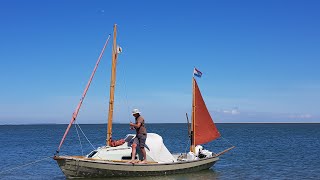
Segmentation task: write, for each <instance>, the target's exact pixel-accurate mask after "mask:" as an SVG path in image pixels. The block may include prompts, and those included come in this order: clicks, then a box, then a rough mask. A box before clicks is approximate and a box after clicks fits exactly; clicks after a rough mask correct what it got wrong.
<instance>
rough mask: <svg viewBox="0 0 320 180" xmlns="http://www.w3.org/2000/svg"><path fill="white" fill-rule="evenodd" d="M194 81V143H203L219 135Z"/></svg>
mask: <svg viewBox="0 0 320 180" xmlns="http://www.w3.org/2000/svg"><path fill="white" fill-rule="evenodd" d="M193 81H194V112H193V115H194V117H193V118H194V122H193V123H194V144H195V145H199V144H205V143H208V142H210V141H213V140H215V139H217V138H219V137H220V133H219V131H218V129H217V127H216V125H215V124H214V123H213V121H212V118H211V116H210V113H209V111H208V109H207V106H206V104H205V102H204V101H203V98H202V95H201V92H200V90H199V87H198V84H197V81H196V80H195V79H193Z"/></svg>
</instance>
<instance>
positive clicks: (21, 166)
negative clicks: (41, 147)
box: [0, 156, 52, 174]
mask: <svg viewBox="0 0 320 180" xmlns="http://www.w3.org/2000/svg"><path fill="white" fill-rule="evenodd" d="M49 158H50V159H51V158H52V156H49V157H46V158H43V159H40V160H36V161H33V162H30V163H27V164H24V165H20V166H17V167H14V168H11V169H8V170H4V171H1V172H0V174H3V173H6V172H9V171H12V170H15V169H19V168H23V167H26V166H29V165H32V164H35V163H37V162H41V161H44V160H47V159H49Z"/></svg>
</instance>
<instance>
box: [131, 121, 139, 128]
mask: <svg viewBox="0 0 320 180" xmlns="http://www.w3.org/2000/svg"><path fill="white" fill-rule="evenodd" d="M130 126H132V127H134V128H139V127H140V126H141V122H138V123H137V124H133V123H132V122H130Z"/></svg>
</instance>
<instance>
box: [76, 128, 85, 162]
mask: <svg viewBox="0 0 320 180" xmlns="http://www.w3.org/2000/svg"><path fill="white" fill-rule="evenodd" d="M74 127H75V128H76V131H77V134H78V138H79V143H80V147H81V152H82V156H83V148H82V143H81V139H80V135H79V132H78V128H77V126H74Z"/></svg>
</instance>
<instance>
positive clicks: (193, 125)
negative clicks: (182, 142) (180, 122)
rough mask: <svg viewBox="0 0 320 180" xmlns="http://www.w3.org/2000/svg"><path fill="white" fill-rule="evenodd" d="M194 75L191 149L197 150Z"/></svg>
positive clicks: (192, 150)
mask: <svg viewBox="0 0 320 180" xmlns="http://www.w3.org/2000/svg"><path fill="white" fill-rule="evenodd" d="M194 81H195V79H194V76H193V77H192V115H191V119H192V120H191V122H192V130H191V146H190V151H191V152H195V144H194V143H195V139H194V138H195V129H196V128H195V107H196V103H195V99H196V98H195V87H194V86H195V84H194Z"/></svg>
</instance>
